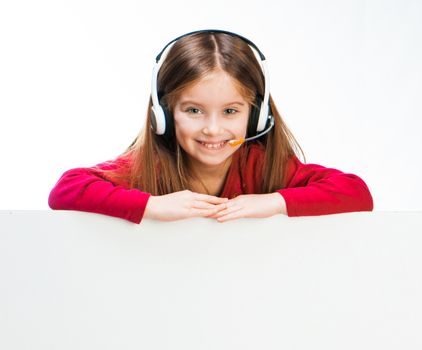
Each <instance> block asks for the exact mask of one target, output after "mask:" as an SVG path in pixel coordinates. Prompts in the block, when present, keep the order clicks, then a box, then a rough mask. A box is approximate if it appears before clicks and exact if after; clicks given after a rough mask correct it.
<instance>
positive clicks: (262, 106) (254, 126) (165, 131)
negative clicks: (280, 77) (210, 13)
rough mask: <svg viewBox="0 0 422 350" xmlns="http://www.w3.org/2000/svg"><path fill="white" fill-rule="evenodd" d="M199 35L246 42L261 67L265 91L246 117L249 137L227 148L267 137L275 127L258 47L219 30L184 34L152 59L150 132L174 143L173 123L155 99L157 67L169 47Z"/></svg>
mask: <svg viewBox="0 0 422 350" xmlns="http://www.w3.org/2000/svg"><path fill="white" fill-rule="evenodd" d="M198 33H224V34H227V35H231V36H233V37H238V38H240V39H242V40H243V41H245V42H246V43H247V44H248V45H249V47H250V48H251V49H252V51H253V52H254V54H255V57H256V58H257V60H258V57H259V60H258V62H259V63H260V67H261V69H262V72H263V74H264V79H265V91H264V96H263V98H262V97H261V96H260V95H259V94H257V95H256V99H255V103H256V105H257V106H258V107H255V106H253V105H252V108H251V113H250V116H249V126H248V136H249V137H247V138H242V139H238V140H230V141H229V144H230V145H231V146H233V147H234V146H238V145H241V144H242V143H244V142H245V141H251V140H254V139H256V138H258V137H261V136H263V135H265V134H266V133H268V132H269V131H270V130H271V128H272V127H273V126H274V117H273V115H272V112H271V107H270V104H269V96H270V92H269V78H268V70H267V65H266V61H265V56H264V54H263V53H262V52H261V51H260V50H259V49H258V47H257V46H256V45H255V44H254V43H253V42H252V41H250V40H249V39H247V38H245V37H243V36H241V35H239V34H236V33H233V32H229V31H225V30H219V29H203V30H197V31H193V32H190V33H186V34H183V35H181V36H179V37H177V38H175V39H173V40H172V41H170V42H169V43H168V44H167V45H166V46H164V48H163V49H162V50H161V52H160V53H159V54H158V55H157V57H156V58H155V65H154V68H153V70H152V79H151V99H152V107H151V112H152V113H151V128H152V129H153V131H154V132H155V134H157V135H162V136H163V137H164V139H166V140H167V141H168V142H171V141H172V139H174V137H175V136H174V123H173V116H172V114H171V112H170V111H169V110H168V109H167V108H166V107H165V106H164V105H161V104H160V98H159V95H158V87H157V79H158V73H159V71H160V67H161V65H162V63H163V62H164V60H165V58H166V56H167V54H168V52H169V51H170V49H171V47H172V46H173V45H174V43H175V42H176V41H178V40H179V39H181V38H183V37H186V36H189V35H193V34H198Z"/></svg>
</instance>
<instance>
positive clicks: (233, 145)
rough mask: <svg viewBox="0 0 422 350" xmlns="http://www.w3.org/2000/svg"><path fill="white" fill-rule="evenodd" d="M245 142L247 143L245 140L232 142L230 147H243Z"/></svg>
mask: <svg viewBox="0 0 422 350" xmlns="http://www.w3.org/2000/svg"><path fill="white" fill-rule="evenodd" d="M243 142H245V139H239V140H230V141H229V145H230V146H232V147H236V146H238V145H241V144H242V143H243Z"/></svg>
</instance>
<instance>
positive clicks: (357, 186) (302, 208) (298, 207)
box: [277, 156, 374, 216]
mask: <svg viewBox="0 0 422 350" xmlns="http://www.w3.org/2000/svg"><path fill="white" fill-rule="evenodd" d="M287 180H288V181H287V186H286V188H284V189H281V190H278V191H277V192H278V193H280V194H281V195H282V196H283V198H284V200H285V202H286V209H287V215H288V216H308V215H325V214H336V213H343V212H354V211H372V210H373V207H374V204H373V199H372V196H371V193H370V191H369V189H368V186H367V185H366V184H365V182H364V181H363V180H362V179H361V178H360V177H358V176H356V175H354V174H347V173H343V172H341V171H340V170H337V169H332V168H325V167H323V166H321V165H317V164H303V163H301V162H300V161H299V159H298V158H297V157H296V156H295V157H293V158H292V159H291V160H290V162H289V166H288V169H287Z"/></svg>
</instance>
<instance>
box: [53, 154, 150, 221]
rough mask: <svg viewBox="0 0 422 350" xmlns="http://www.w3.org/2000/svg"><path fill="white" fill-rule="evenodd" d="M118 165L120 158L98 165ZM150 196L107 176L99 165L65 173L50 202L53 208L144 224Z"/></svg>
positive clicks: (105, 166)
mask: <svg viewBox="0 0 422 350" xmlns="http://www.w3.org/2000/svg"><path fill="white" fill-rule="evenodd" d="M118 164H119V162H118V161H115V162H108V163H102V164H99V165H97V168H99V169H102V170H106V169H112V168H115V167H116V166H117V165H118ZM149 197H150V194H149V193H145V192H142V191H140V190H138V189H128V188H126V187H124V186H122V185H118V184H114V183H113V182H111V181H108V180H106V179H104V177H102V176H101V172H100V171H98V170H95V168H77V169H72V170H69V171H66V172H65V173H64V174H63V175H62V177H61V178H60V179H59V181H58V182H57V184H56V185H55V186H54V188H53V189H52V191H51V193H50V196H49V198H48V204H49V206H50V208H52V209H63V210H80V211H87V212H92V213H98V214H105V215H109V216H115V217H119V218H122V219H126V220H129V221H132V222H134V223H140V222H141V220H142V217H143V215H144V211H145V208H146V205H147V202H148V199H149Z"/></svg>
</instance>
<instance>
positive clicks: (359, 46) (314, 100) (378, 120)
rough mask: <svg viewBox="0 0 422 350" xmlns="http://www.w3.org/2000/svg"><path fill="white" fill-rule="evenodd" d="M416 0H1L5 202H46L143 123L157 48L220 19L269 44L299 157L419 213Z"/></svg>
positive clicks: (390, 206)
mask: <svg viewBox="0 0 422 350" xmlns="http://www.w3.org/2000/svg"><path fill="white" fill-rule="evenodd" d="M421 18H422V2H421V1H418V0H413V1H412V0H400V1H399V0H395V1H394V0H390V1H387V0H367V1H362V0H350V1H345V0H343V1H329V0H325V1H312V0H301V1H294V2H292V1H281V0H277V1H276V0H274V1H247V0H242V1H240V0H238V1H232V2H228V1H221V0H214V1H212V2H206V3H204V2H202V1H196V0H195V1H188V0H186V1H184V2H179V1H159V2H143V1H114V2H113V1H95V0H83V1H78V0H73V1H70V0H69V1H57V0H54V1H53V0H50V1H47V0H40V1H36V2H34V1H28V0H26V1H3V0H2V1H1V2H0V117H1V127H0V152H1V171H0V181H1V184H2V190H1V193H0V209H45V208H48V206H47V198H48V194H49V191H50V190H51V188H52V187H53V186H54V184H55V182H56V181H57V180H58V178H59V177H60V175H61V174H62V173H63V172H64V171H66V170H68V169H70V168H74V167H81V166H92V165H94V164H97V163H99V162H102V161H105V160H108V159H112V158H115V157H116V156H118V155H119V154H120V153H121V152H123V151H124V150H125V149H126V147H127V146H128V145H129V144H130V143H131V142H132V141H133V139H134V138H135V137H136V135H137V134H138V132H139V130H140V128H141V127H142V125H143V122H144V117H145V113H146V107H147V101H148V97H149V93H150V79H151V70H152V67H153V63H154V58H155V56H156V55H157V54H158V52H159V51H160V50H161V49H162V47H163V46H164V45H165V44H166V43H167V42H168V41H170V40H172V39H173V38H175V37H177V36H179V35H181V34H184V33H186V32H190V31H193V30H198V29H206V28H217V29H225V30H229V31H233V32H236V33H239V34H241V35H243V36H246V37H247V38H249V39H250V40H252V41H253V42H254V43H255V44H256V45H257V46H258V47H259V48H260V49H261V51H262V52H263V53H264V54H265V55H266V57H267V60H268V68H269V72H270V77H271V80H270V83H271V93H272V96H273V98H274V99H275V102H276V104H277V106H278V108H279V110H280V112H281V113H282V115H283V117H284V118H285V121H286V122H287V124H288V126H289V127H290V128H291V130H292V132H293V134H294V135H295V136H296V138H297V139H298V141H299V143H300V145H301V146H302V148H303V149H304V151H305V155H306V157H307V162H308V163H317V164H321V165H324V166H328V167H334V168H337V169H340V170H343V171H345V172H352V173H355V174H357V175H360V176H361V177H362V178H363V179H364V180H365V181H366V182H367V184H368V186H369V187H370V189H371V191H372V194H373V196H374V200H375V210H421V209H422V205H421V204H420V200H419V198H421V197H422V189H421V187H420V186H419V181H420V179H421V178H422V171H421V157H420V155H419V152H420V150H421V149H422V147H421V146H422V141H421V137H420V134H421V126H422V123H421V110H422V108H421V104H420V100H421V97H422V96H421V91H422V88H421V85H422V83H421V81H422V79H421V78H422V77H421V63H420V62H422V46H421V43H422V36H421V34H422V25H421V24H420V23H421Z"/></svg>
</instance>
